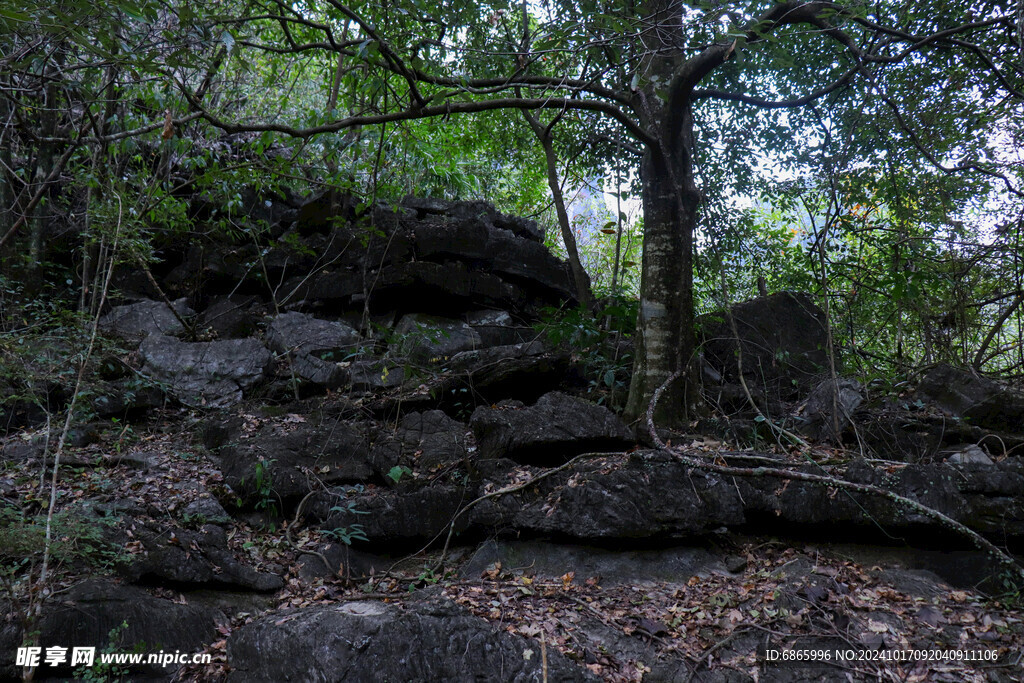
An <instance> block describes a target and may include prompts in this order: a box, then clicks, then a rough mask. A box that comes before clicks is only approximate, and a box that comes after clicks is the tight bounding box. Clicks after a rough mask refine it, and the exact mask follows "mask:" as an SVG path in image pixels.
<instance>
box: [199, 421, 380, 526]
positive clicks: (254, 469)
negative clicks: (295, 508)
mask: <svg viewBox="0 0 1024 683" xmlns="http://www.w3.org/2000/svg"><path fill="white" fill-rule="evenodd" d="M368 442H369V439H368V436H367V434H366V431H365V428H364V427H362V426H360V425H358V424H354V423H347V422H337V423H329V424H323V425H312V424H305V423H304V422H303V423H297V424H289V423H285V424H273V423H271V424H267V425H264V426H262V427H260V428H258V429H256V430H254V431H242V432H241V433H238V434H237V436H236V438H235V439H233V440H231V441H229V442H227V445H225V446H223V447H221V448H220V449H219V450H218V451H217V455H216V456H215V458H216V460H217V461H218V464H219V465H220V469H221V471H222V472H223V473H224V482H225V483H226V484H227V485H228V486H230V487H231V488H232V489H233V490H234V491H235V492H236V493H237V494H238V495H240V496H241V497H242V499H243V500H244V501H246V503H248V504H249V505H251V506H255V507H257V509H269V508H271V507H273V508H275V509H277V510H278V511H279V512H285V511H286V510H287V509H290V506H292V505H294V504H296V503H298V502H299V500H300V499H301V498H302V497H303V496H305V495H306V494H307V493H309V492H310V491H311V490H312V489H313V487H314V486H316V485H322V484H328V485H330V484H340V483H359V482H367V481H370V480H372V479H374V478H376V477H377V475H378V473H377V472H376V471H375V470H374V468H373V466H372V465H371V461H370V456H369V450H368V447H369V443H368Z"/></svg>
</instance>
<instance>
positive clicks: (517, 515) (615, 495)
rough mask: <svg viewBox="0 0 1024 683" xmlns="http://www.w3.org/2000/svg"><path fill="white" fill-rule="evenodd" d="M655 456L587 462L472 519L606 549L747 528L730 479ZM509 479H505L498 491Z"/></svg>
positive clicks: (485, 506) (497, 501)
mask: <svg viewBox="0 0 1024 683" xmlns="http://www.w3.org/2000/svg"><path fill="white" fill-rule="evenodd" d="M655 457H656V458H657V459H655V460H646V459H644V458H640V457H633V456H630V457H628V458H626V459H625V461H624V462H622V461H621V460H620V459H619V458H618V457H617V458H613V459H610V460H609V462H608V463H602V462H600V461H585V462H581V463H579V464H578V465H577V466H575V467H573V468H572V469H571V470H568V471H566V472H565V473H559V474H558V475H555V476H552V477H548V478H547V479H544V480H543V481H541V482H539V483H538V486H537V487H534V488H531V489H530V490H526V491H523V492H517V493H514V494H510V495H505V496H500V497H497V498H490V499H488V500H485V501H483V502H481V503H480V504H478V505H477V506H476V507H474V508H473V509H472V510H471V511H470V513H468V516H469V517H470V521H471V523H472V524H473V525H474V526H476V527H482V528H483V529H492V528H512V529H515V530H517V531H519V532H520V533H521V534H523V535H525V536H527V537H529V536H536V535H551V536H554V537H557V538H572V539H577V540H580V541H583V542H600V543H605V542H608V541H611V540H619V541H625V540H631V541H632V540H635V539H642V538H646V539H654V538H657V539H661V540H666V539H677V540H678V539H687V538H694V537H699V536H703V535H706V534H709V533H711V532H712V531H715V530H717V529H719V528H721V527H723V526H734V525H737V526H738V525H741V524H743V523H744V522H745V521H746V517H745V516H744V501H743V500H741V498H740V494H739V493H738V492H737V490H736V487H735V485H734V484H733V482H732V480H731V478H730V479H728V480H727V479H724V478H722V477H719V476H718V475H715V474H712V473H704V472H700V471H697V470H691V469H690V468H687V467H685V466H684V465H682V464H680V463H678V462H675V461H674V460H671V459H667V458H662V457H661V456H655ZM611 462H615V463H617V464H616V465H613V466H610V463H611ZM506 480H507V476H506V475H501V476H498V477H495V480H494V481H493V482H492V484H491V485H492V486H495V487H500V486H502V485H504V483H503V482H505V481H506ZM570 481H571V482H572V483H571V485H569V483H570ZM485 483H486V480H485Z"/></svg>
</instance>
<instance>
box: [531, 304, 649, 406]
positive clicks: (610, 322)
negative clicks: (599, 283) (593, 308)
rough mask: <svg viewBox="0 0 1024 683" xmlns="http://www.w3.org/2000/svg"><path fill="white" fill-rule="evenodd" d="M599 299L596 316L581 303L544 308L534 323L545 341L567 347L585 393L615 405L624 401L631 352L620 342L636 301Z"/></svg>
mask: <svg viewBox="0 0 1024 683" xmlns="http://www.w3.org/2000/svg"><path fill="white" fill-rule="evenodd" d="M600 301H602V305H601V306H600V307H599V309H598V312H597V315H596V316H592V315H590V313H589V311H586V310H584V309H583V308H581V307H577V308H573V309H570V310H568V311H565V310H563V309H559V308H546V309H544V310H543V311H542V314H543V315H542V319H541V322H540V323H538V324H537V325H536V326H535V327H536V328H537V330H538V331H540V332H542V333H544V335H545V336H546V338H547V340H548V342H550V343H551V344H553V345H555V346H559V347H563V348H566V349H568V350H569V352H570V353H571V354H572V359H573V360H574V361H575V362H576V363H578V366H579V368H580V369H581V370H582V373H583V376H584V379H585V380H586V382H587V389H586V393H587V395H588V397H589V398H591V399H592V400H593V401H595V402H596V403H599V404H605V405H608V406H609V407H610V408H613V409H616V408H619V407H621V404H622V403H623V402H624V401H625V398H626V389H627V384H628V381H629V373H630V371H631V369H632V365H633V358H632V352H631V351H625V350H624V349H623V344H622V342H623V341H624V340H628V339H629V338H631V336H632V333H633V329H634V326H635V324H636V315H637V302H636V301H633V300H630V299H626V298H624V297H621V296H615V295H610V296H606V297H602V298H601V299H600Z"/></svg>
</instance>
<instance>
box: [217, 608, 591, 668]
mask: <svg viewBox="0 0 1024 683" xmlns="http://www.w3.org/2000/svg"><path fill="white" fill-rule="evenodd" d="M526 650H530V651H532V653H533V655H534V656H532V657H529V656H526V655H525V654H524V652H525V651H526ZM539 653H540V644H539V643H537V642H534V641H532V640H526V639H525V638H522V637H519V636H514V635H510V634H509V633H507V632H505V630H504V629H501V628H499V627H497V626H494V625H491V624H489V623H488V622H486V621H484V620H483V619H479V618H477V617H474V616H471V615H469V614H468V613H466V612H465V611H464V610H463V609H462V608H460V607H458V606H457V605H455V604H454V603H452V602H450V601H448V600H447V599H441V598H439V599H435V600H431V601H423V602H406V603H405V604H404V605H403V606H401V607H400V606H398V605H393V604H387V603H383V602H374V601H369V600H363V601H359V602H350V603H344V604H340V605H331V606H326V607H311V608H306V609H302V610H293V611H290V612H286V613H284V614H280V613H278V614H274V615H270V616H268V617H265V618H262V619H258V620H256V621H254V622H253V623H251V624H247V625H245V626H243V627H242V628H240V629H238V630H237V631H235V632H234V633H233V634H232V635H231V637H230V638H229V639H228V664H229V666H230V667H231V674H230V675H229V676H228V681H229V682H239V683H240V682H243V681H244V682H245V683H260V682H261V681H267V682H268V683H278V682H279V681H287V680H299V681H324V682H330V681H337V682H339V683H340V682H342V681H345V682H346V683H347V682H349V681H352V682H358V681H367V682H368V683H369V682H371V681H423V682H426V681H444V680H451V681H484V680H497V679H500V680H502V681H516V682H521V683H526V682H527V681H539V680H541V678H542V675H543V674H542V671H541V666H542V663H541V658H540V656H539ZM546 675H547V679H548V680H552V681H589V680H597V679H596V678H594V677H593V676H592V675H591V674H589V672H587V671H586V670H585V669H583V668H581V667H577V666H576V665H575V664H573V663H571V662H570V661H569V660H568V659H566V657H565V656H564V655H562V654H561V653H560V652H558V650H557V649H555V648H553V647H549V648H548V650H547V671H546Z"/></svg>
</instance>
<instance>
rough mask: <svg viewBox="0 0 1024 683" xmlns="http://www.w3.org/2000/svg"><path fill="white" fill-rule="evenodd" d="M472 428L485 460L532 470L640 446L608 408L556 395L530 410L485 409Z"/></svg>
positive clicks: (476, 415)
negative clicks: (587, 454) (507, 460)
mask: <svg viewBox="0 0 1024 683" xmlns="http://www.w3.org/2000/svg"><path fill="white" fill-rule="evenodd" d="M470 424H471V425H472V427H473V433H474V434H475V435H476V440H477V445H478V447H479V449H480V457H482V458H501V457H508V458H512V459H513V460H517V461H520V462H528V463H531V464H559V463H562V462H565V461H566V460H569V459H570V458H571V457H572V456H574V455H577V454H579V453H584V452H586V451H601V450H618V449H625V448H628V447H629V446H632V445H633V444H634V443H635V441H634V439H633V438H632V435H631V434H630V433H629V430H627V429H626V426H625V425H624V424H623V423H622V421H621V420H619V418H618V417H616V415H615V414H614V413H612V412H611V411H610V410H608V409H607V408H605V407H603V406H599V405H596V404H594V403H590V402H589V401H584V400H583V399H579V398H573V397H572V396H568V395H566V394H563V393H561V392H555V391H553V392H551V393H549V394H545V395H544V396H542V397H541V398H540V399H538V400H537V402H536V404H534V405H533V406H531V407H529V408H500V407H499V408H491V407H485V406H481V407H480V408H477V409H476V411H474V412H473V416H472V419H471V420H470Z"/></svg>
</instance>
